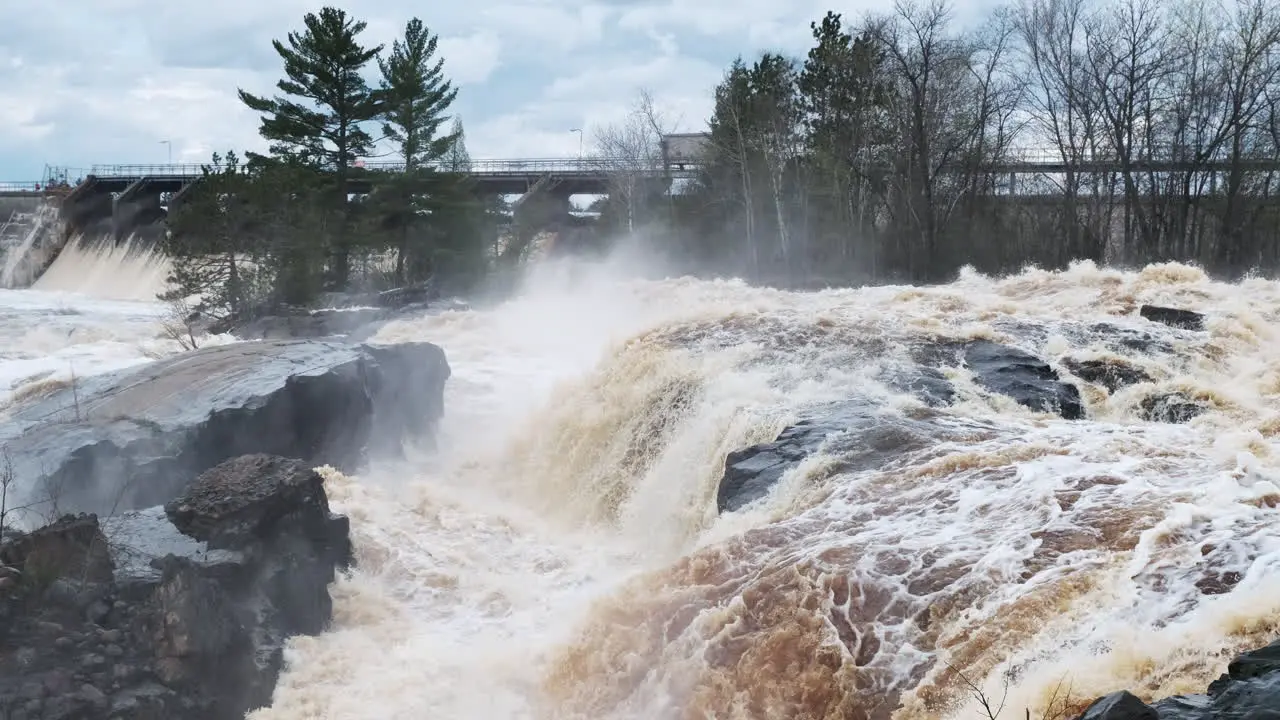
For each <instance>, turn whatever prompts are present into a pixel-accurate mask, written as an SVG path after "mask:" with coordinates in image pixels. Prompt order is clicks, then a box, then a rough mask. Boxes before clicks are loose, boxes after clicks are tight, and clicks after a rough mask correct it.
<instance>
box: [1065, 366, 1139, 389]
mask: <svg viewBox="0 0 1280 720" xmlns="http://www.w3.org/2000/svg"><path fill="white" fill-rule="evenodd" d="M1062 365H1063V367H1065V368H1066V369H1067V370H1069V371H1070V372H1071V374H1072V375H1075V376H1076V377H1078V378H1080V379H1081V380H1083V381H1085V382H1087V383H1093V384H1094V385H1101V386H1102V387H1104V388H1106V389H1107V392H1112V393H1113V392H1115V391H1117V390H1119V389H1120V388H1123V387H1128V386H1130V385H1137V384H1139V383H1144V382H1151V376H1150V375H1148V374H1147V372H1146V371H1145V370H1143V369H1142V368H1140V367H1137V366H1136V365H1133V364H1131V363H1128V362H1125V361H1124V360H1118V359H1111V358H1107V359H1094V360H1076V359H1073V358H1067V359H1065V360H1063V361H1062Z"/></svg>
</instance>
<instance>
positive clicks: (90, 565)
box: [0, 515, 112, 632]
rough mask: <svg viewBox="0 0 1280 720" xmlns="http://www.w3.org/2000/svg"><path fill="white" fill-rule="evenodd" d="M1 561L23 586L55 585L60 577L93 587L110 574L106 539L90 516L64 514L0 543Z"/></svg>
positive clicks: (47, 586)
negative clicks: (19, 579)
mask: <svg viewBox="0 0 1280 720" xmlns="http://www.w3.org/2000/svg"><path fill="white" fill-rule="evenodd" d="M0 564H3V565H6V566H8V567H10V568H13V569H14V570H15V571H16V573H17V576H18V577H20V578H21V579H22V581H23V584H24V585H27V586H39V589H40V590H41V591H45V590H48V589H49V588H50V587H58V580H60V579H62V578H75V579H76V580H77V585H79V586H94V585H97V584H99V583H103V582H109V581H110V580H111V577H112V560H111V557H110V555H109V554H108V552H107V538H106V536H105V535H103V534H102V529H101V528H100V527H99V526H98V518H97V517H96V516H93V515H67V516H64V517H62V518H60V519H59V520H57V521H56V522H53V523H51V524H49V525H46V526H44V527H42V528H39V529H37V530H33V531H32V532H30V533H26V534H25V535H22V536H20V537H18V538H17V539H16V540H12V541H10V542H7V543H5V544H4V545H0ZM53 630H54V631H55V632H56V631H58V630H60V628H53Z"/></svg>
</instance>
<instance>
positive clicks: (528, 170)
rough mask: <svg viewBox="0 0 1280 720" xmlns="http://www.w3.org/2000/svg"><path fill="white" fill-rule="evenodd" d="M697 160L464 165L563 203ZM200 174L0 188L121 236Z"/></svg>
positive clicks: (381, 168) (123, 169) (138, 174)
mask: <svg viewBox="0 0 1280 720" xmlns="http://www.w3.org/2000/svg"><path fill="white" fill-rule="evenodd" d="M403 168H404V165H403V164H402V163H391V162H365V163H362V164H360V165H358V166H356V167H353V168H352V169H351V170H352V172H351V178H350V179H349V181H348V188H349V189H350V192H351V193H352V194H355V195H362V194H365V193H368V192H370V191H371V190H372V189H373V188H374V187H375V186H376V185H377V184H378V183H379V182H381V181H383V180H385V179H386V178H387V177H389V176H391V175H394V174H395V173H398V172H401V171H403ZM696 169H697V166H696V164H694V163H691V162H689V161H685V160H682V161H680V162H676V163H667V164H666V165H664V166H661V167H654V164H653V163H641V162H637V161H635V160H631V159H627V158H600V157H592V158H585V157H583V158H529V159H519V160H472V161H471V162H470V163H468V165H467V167H466V168H465V169H464V172H466V174H467V175H469V176H470V177H471V179H472V181H473V183H474V187H475V192H476V193H477V194H479V195H521V196H525V195H528V194H530V193H533V192H535V191H541V192H545V193H547V194H549V195H552V196H554V197H557V198H559V199H560V200H561V201H563V202H564V203H567V202H568V198H569V197H571V196H573V195H595V194H600V195H603V194H607V193H608V192H609V183H610V181H611V179H613V178H616V177H617V176H618V175H619V174H622V173H627V174H632V175H640V176H643V177H646V178H649V179H650V180H651V181H653V182H655V183H663V184H669V183H670V182H671V181H672V180H674V179H677V178H685V177H691V176H692V175H693V174H694V173H695V172H696ZM203 177H204V172H203V168H202V166H201V165H196V164H187V165H182V164H179V165H95V166H93V167H92V168H90V169H89V171H88V173H87V174H85V176H84V179H82V180H80V181H79V183H77V184H76V186H75V187H74V188H70V187H66V186H63V188H62V191H61V192H58V191H57V189H56V188H54V187H53V186H48V187H46V188H44V189H40V188H39V186H38V184H37V183H8V184H0V193H3V192H5V191H6V189H9V191H10V192H14V193H21V194H34V193H47V194H60V195H62V196H63V197H62V216H63V219H64V220H65V221H66V222H67V224H68V226H70V227H72V228H75V229H76V230H81V231H83V230H84V229H86V228H87V227H89V226H90V225H94V224H95V223H99V222H101V221H104V220H106V219H108V218H110V220H111V225H112V228H111V231H112V233H113V234H115V235H116V236H117V237H122V236H123V235H124V234H127V233H128V232H129V231H130V230H132V229H134V228H136V227H138V226H140V225H146V224H149V223H153V222H156V221H158V220H160V219H162V218H163V217H164V215H165V213H166V212H167V209H166V206H167V208H173V207H175V206H177V205H178V204H180V203H182V202H183V201H184V200H185V199H186V198H187V197H188V193H190V192H192V190H193V189H194V188H195V187H197V185H198V184H199V181H200V180H201V179H202V178H203ZM164 198H167V200H168V202H167V203H164V202H163V200H164Z"/></svg>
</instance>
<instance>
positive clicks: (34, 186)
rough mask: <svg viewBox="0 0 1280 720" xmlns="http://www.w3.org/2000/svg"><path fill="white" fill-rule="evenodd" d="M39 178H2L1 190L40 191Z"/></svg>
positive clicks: (0, 181)
mask: <svg viewBox="0 0 1280 720" xmlns="http://www.w3.org/2000/svg"><path fill="white" fill-rule="evenodd" d="M41 187H43V186H42V185H41V184H40V181H39V180H0V192H32V193H33V192H39V191H40V189H41Z"/></svg>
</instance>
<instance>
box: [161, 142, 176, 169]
mask: <svg viewBox="0 0 1280 720" xmlns="http://www.w3.org/2000/svg"><path fill="white" fill-rule="evenodd" d="M160 144H161V145H168V146H169V164H170V165H172V164H173V141H172V140H161V141H160Z"/></svg>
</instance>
